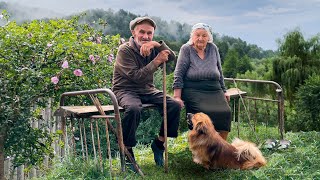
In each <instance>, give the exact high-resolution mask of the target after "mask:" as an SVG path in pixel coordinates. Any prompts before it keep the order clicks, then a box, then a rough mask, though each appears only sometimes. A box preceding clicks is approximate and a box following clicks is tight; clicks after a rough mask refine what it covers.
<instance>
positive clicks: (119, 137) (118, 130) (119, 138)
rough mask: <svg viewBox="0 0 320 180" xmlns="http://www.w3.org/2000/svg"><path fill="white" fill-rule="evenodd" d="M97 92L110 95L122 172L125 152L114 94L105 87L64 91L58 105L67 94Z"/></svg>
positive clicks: (63, 123) (63, 101)
mask: <svg viewBox="0 0 320 180" xmlns="http://www.w3.org/2000/svg"><path fill="white" fill-rule="evenodd" d="M99 93H107V94H108V95H109V96H110V98H111V101H112V104H113V107H114V115H115V120H116V122H117V133H115V134H117V139H118V146H119V151H120V161H121V170H122V172H124V171H125V160H124V153H125V152H124V151H125V150H124V144H123V135H122V126H121V118H120V111H119V106H118V101H117V98H116V96H115V94H114V93H113V92H112V91H111V90H110V89H107V88H104V89H94V90H84V91H73V92H65V93H63V94H62V95H61V97H60V106H64V105H65V98H66V97H67V96H78V95H90V94H99ZM63 119H64V118H62V131H63V141H64V142H65V127H64V126H63V125H65V123H66V122H65V120H63ZM110 124H111V123H110ZM63 127H64V129H63ZM109 127H110V125H109ZM63 154H64V153H63Z"/></svg>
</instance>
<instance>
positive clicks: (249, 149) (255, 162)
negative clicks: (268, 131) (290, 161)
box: [231, 138, 267, 169]
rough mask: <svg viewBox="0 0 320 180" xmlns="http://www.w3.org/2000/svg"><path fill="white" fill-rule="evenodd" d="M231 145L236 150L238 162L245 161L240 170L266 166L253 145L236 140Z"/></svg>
mask: <svg viewBox="0 0 320 180" xmlns="http://www.w3.org/2000/svg"><path fill="white" fill-rule="evenodd" d="M231 144H232V145H233V146H234V147H235V148H236V149H237V154H236V155H237V158H238V160H240V159H243V160H245V163H244V164H243V166H242V167H241V169H252V168H259V167H262V166H265V165H266V163H267V161H266V160H265V158H264V157H263V155H262V153H261V151H260V150H259V149H258V147H257V146H256V145H255V144H254V143H251V142H248V141H243V140H241V139H238V138H236V139H234V140H233V142H232V143H231Z"/></svg>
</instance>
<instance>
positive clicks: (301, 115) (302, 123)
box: [287, 75, 320, 131]
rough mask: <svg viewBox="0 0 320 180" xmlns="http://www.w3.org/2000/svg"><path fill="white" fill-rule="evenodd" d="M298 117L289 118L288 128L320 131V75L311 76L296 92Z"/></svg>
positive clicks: (294, 111)
mask: <svg viewBox="0 0 320 180" xmlns="http://www.w3.org/2000/svg"><path fill="white" fill-rule="evenodd" d="M296 98H297V100H296V103H295V108H294V109H295V110H293V111H292V113H295V114H296V118H291V119H288V120H289V121H288V123H287V129H288V130H294V131H312V130H315V131H320V107H319V104H320V75H313V76H310V77H309V78H308V79H307V80H306V82H305V85H303V86H300V87H299V88H298V91H297V94H296Z"/></svg>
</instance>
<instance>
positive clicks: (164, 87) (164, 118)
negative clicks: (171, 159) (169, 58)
mask: <svg viewBox="0 0 320 180" xmlns="http://www.w3.org/2000/svg"><path fill="white" fill-rule="evenodd" d="M162 86H163V126H164V127H163V129H164V154H165V157H164V172H166V173H168V141H167V126H168V125H167V88H166V62H164V63H163V78H162Z"/></svg>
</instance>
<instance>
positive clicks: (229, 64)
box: [223, 49, 239, 78]
mask: <svg viewBox="0 0 320 180" xmlns="http://www.w3.org/2000/svg"><path fill="white" fill-rule="evenodd" d="M238 61H239V54H238V52H237V51H236V50H235V49H229V51H228V53H227V54H226V57H225V59H224V63H223V75H224V76H225V77H230V78H235V77H236V76H237V62H238Z"/></svg>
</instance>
